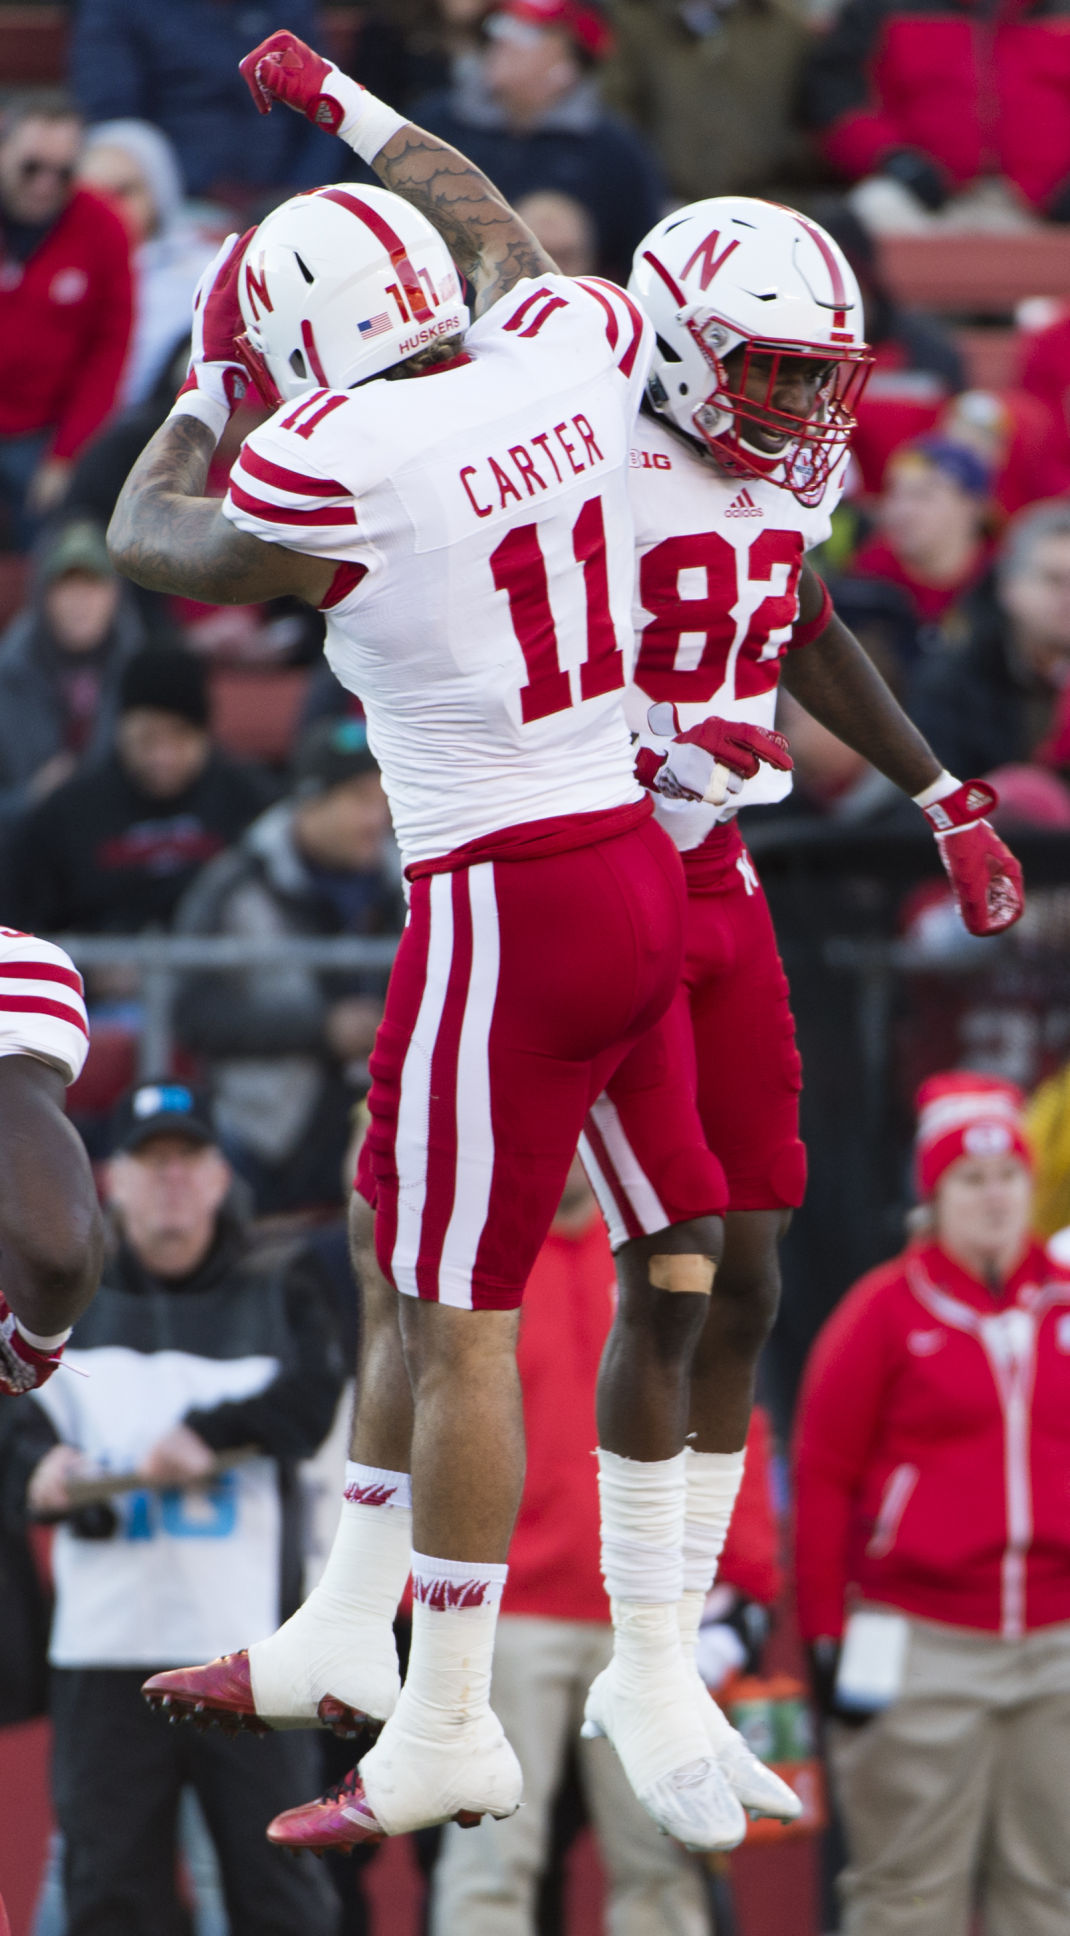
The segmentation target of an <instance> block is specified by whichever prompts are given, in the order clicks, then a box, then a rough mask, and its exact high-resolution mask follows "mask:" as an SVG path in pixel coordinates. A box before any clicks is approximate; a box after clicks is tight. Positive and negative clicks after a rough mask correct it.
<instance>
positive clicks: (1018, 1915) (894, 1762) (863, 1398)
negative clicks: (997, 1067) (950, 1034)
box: [796, 1073, 1070, 1936]
mask: <svg viewBox="0 0 1070 1936" xmlns="http://www.w3.org/2000/svg"><path fill="white" fill-rule="evenodd" d="M918 1104H919V1119H918V1140H917V1173H918V1183H919V1189H920V1194H921V1196H922V1198H923V1199H924V1202H925V1206H926V1214H927V1218H928V1230H927V1232H926V1234H925V1235H924V1236H921V1237H920V1238H919V1239H918V1240H917V1241H915V1242H913V1243H911V1244H910V1245H909V1246H908V1248H907V1249H906V1251H904V1253H903V1254H902V1256H900V1257H897V1258H896V1259H894V1260H893V1262H891V1263H889V1264H885V1265H883V1266H881V1267H880V1268H879V1269H877V1270H875V1271H871V1272H870V1273H869V1274H868V1276H866V1277H864V1278H863V1279H862V1280H861V1282H860V1283H859V1284H857V1285H856V1286H855V1287H854V1289H853V1290H852V1291H851V1292H849V1294H848V1296H847V1297H846V1298H845V1300H844V1302H843V1303H842V1304H841V1306H840V1307H839V1309H838V1310H837V1311H836V1312H835V1313H834V1314H833V1316H832V1318H831V1319H830V1320H829V1322H828V1324H827V1325H826V1326H825V1328H824V1330H823V1331H822V1332H821V1334H820V1336H819V1338H818V1340H817V1343H816V1345H815V1347H814V1352H813V1355H812V1357H811V1360H810V1364H809V1367H808V1369H807V1374H806V1378H805V1381H804V1385H803V1390H802V1395H801V1398H800V1404H799V1425H798V1446H797V1463H796V1485H797V1498H798V1540H797V1552H796V1580H797V1589H798V1607H799V1622H800V1627H801V1630H802V1633H803V1637H804V1638H805V1639H806V1640H807V1641H808V1642H809V1643H810V1645H811V1648H812V1650H813V1653H814V1658H815V1663H816V1676H815V1678H816V1680H817V1684H818V1687H819V1691H820V1693H821V1695H822V1697H823V1702H824V1705H825V1708H826V1712H827V1713H829V1714H830V1715H831V1717H832V1718H831V1720H830V1724H829V1729H828V1748H829V1755H830V1760H831V1765H832V1771H833V1776H834V1779H835V1783H836V1788H837V1793H838V1797H839V1803H840V1808H841V1811H842V1815H843V1821H844V1827H845V1832H846V1838H847V1846H848V1852H849V1862H848V1867H847V1869H846V1871H845V1872H844V1875H843V1877H842V1879H841V1888H842V1892H843V1897H844V1903H845V1911H846V1914H845V1920H844V1923H843V1930H844V1936H893V1932H894V1933H895V1936H899V1932H902V1931H905V1930H908V1929H909V1931H910V1932H911V1936H967V1932H968V1931H969V1930H970V1929H972V1927H973V1916H974V1911H975V1908H976V1906H977V1904H978V1900H980V1903H981V1905H982V1908H983V1926H984V1929H985V1932H986V1936H1052V1932H1053V1931H1055V1930H1056V1929H1060V1928H1062V1927H1063V1926H1064V1925H1065V1921H1066V1905H1067V1902H1068V1901H1070V1854H1068V1850H1070V1516H1068V1514H1067V1510H1066V1501H1067V1497H1068V1494H1070V1350H1068V1346H1070V1271H1068V1270H1066V1269H1063V1268H1060V1267H1059V1266H1057V1265H1055V1264H1054V1263H1053V1262H1052V1260H1051V1259H1050V1257H1049V1256H1048V1255H1047V1253H1046V1252H1045V1250H1044V1249H1043V1247H1042V1246H1041V1244H1040V1243H1039V1242H1037V1241H1036V1240H1035V1239H1034V1238H1033V1236H1032V1235H1031V1230H1030V1215H1031V1207H1032V1204H1031V1198H1032V1174H1031V1168H1032V1166H1031V1157H1030V1152H1029V1148H1028V1145H1027V1143H1026V1140H1025V1132H1024V1128H1023V1123H1022V1114H1021V1110H1022V1096H1021V1093H1020V1091H1018V1090H1016V1089H1015V1088H1013V1087H1012V1085H1011V1084H1009V1083H1004V1082H999V1081H996V1080H994V1079H991V1078H986V1077H984V1076H978V1075H970V1074H964V1073H959V1074H951V1075H941V1076H934V1077H932V1078H931V1079H930V1080H929V1081H928V1082H926V1083H924V1084H923V1085H922V1088H921V1090H920V1091H919V1095H918Z"/></svg>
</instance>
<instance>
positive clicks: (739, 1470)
mask: <svg viewBox="0 0 1070 1936" xmlns="http://www.w3.org/2000/svg"><path fill="white" fill-rule="evenodd" d="M684 1456H685V1461H686V1463H685V1467H684V1471H685V1475H686V1479H685V1485H686V1506H685V1517H684V1540H683V1593H682V1595H681V1598H680V1601H679V1606H678V1610H677V1611H678V1616H679V1623H680V1638H681V1641H682V1642H683V1648H684V1653H685V1655H686V1656H687V1658H688V1660H689V1661H694V1658H695V1646H696V1643H697V1641H698V1630H699V1627H700V1625H701V1622H702V1610H703V1608H704V1606H705V1604H706V1598H707V1595H708V1594H709V1591H710V1589H711V1587H712V1586H713V1583H714V1581H715V1580H716V1578H717V1566H718V1562H719V1561H720V1558H721V1553H722V1551H723V1548H724V1543H725V1540H726V1538H727V1537H728V1528H729V1524H730V1522H731V1518H732V1514H733V1511H734V1510H735V1504H736V1500H737V1498H738V1497H739V1488H740V1486H741V1485H742V1483H743V1462H744V1459H745V1456H746V1454H745V1451H744V1452H693V1451H692V1450H691V1448H690V1446H689V1447H688V1449H687V1452H686V1453H685V1455H684Z"/></svg>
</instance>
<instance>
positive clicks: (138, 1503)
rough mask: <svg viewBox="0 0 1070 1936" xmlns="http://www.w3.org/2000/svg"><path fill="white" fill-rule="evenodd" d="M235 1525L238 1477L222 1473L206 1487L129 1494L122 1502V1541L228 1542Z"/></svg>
mask: <svg viewBox="0 0 1070 1936" xmlns="http://www.w3.org/2000/svg"><path fill="white" fill-rule="evenodd" d="M237 1523H238V1475H237V1473H235V1472H223V1473H221V1474H220V1476H219V1478H218V1479H213V1480H212V1481H211V1483H210V1484H209V1485H205V1486H197V1487H191V1488H190V1489H188V1490H186V1491H179V1490H178V1488H177V1487H174V1488H172V1487H168V1489H167V1490H166V1491H164V1492H132V1493H130V1494H129V1496H128V1497H127V1498H126V1499H124V1500H123V1502H122V1510H121V1516H120V1524H119V1533H120V1537H121V1538H123V1539H133V1540H145V1539H155V1538H156V1537H157V1536H158V1535H159V1534H160V1533H166V1534H167V1535H168V1536H169V1537H170V1538H171V1539H228V1538H229V1537H230V1535H231V1533H233V1531H234V1530H235V1527H236V1526H237Z"/></svg>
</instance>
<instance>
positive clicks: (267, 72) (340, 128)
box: [238, 29, 364, 137]
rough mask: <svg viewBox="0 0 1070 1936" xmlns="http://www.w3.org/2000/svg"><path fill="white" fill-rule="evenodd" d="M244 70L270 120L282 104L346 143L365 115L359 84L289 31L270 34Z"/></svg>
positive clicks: (241, 69) (240, 66) (242, 65)
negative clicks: (360, 116)
mask: <svg viewBox="0 0 1070 1936" xmlns="http://www.w3.org/2000/svg"><path fill="white" fill-rule="evenodd" d="M238 69H239V72H240V73H241V74H242V76H243V77H244V80H245V83H246V86H247V87H248V89H249V92H250V94H251V95H252V97H253V100H254V101H255V103H256V106H257V108H258V110H259V112H260V113H261V114H270V112H271V109H272V107H273V106H274V103H275V102H276V101H281V102H282V103H283V104H284V106H286V107H288V108H293V109H294V110H295V112H296V113H297V114H303V115H304V117H305V119H306V121H311V122H312V123H313V124H314V126H315V127H317V128H324V129H326V131H327V133H328V134H339V135H342V136H343V137H344V136H345V135H346V134H347V133H348V132H349V129H350V126H351V125H352V123H353V122H354V121H355V120H356V118H357V116H358V115H359V113H360V110H361V106H362V100H363V95H364V89H363V88H362V87H361V85H360V83H359V81H351V80H350V78H349V76H348V74H343V73H342V70H341V68H340V67H336V66H335V65H334V62H333V61H329V60H324V58H323V55H322V54H317V53H316V51H315V49H314V48H312V47H308V46H306V44H305V42H304V41H303V40H298V38H297V35H296V34H291V33H289V32H288V31H287V30H285V29H284V30H283V31H282V32H280V33H276V34H269V35H268V37H267V39H266V40H262V41H261V42H260V45H259V47H254V48H253V51H252V53H251V54H246V56H245V59H244V60H243V61H239V62H238Z"/></svg>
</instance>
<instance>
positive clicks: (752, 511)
mask: <svg viewBox="0 0 1070 1936" xmlns="http://www.w3.org/2000/svg"><path fill="white" fill-rule="evenodd" d="M764 516H765V512H764V511H763V510H762V507H761V505H760V504H755V502H754V499H753V498H752V496H751V494H750V492H749V491H748V489H747V487H746V485H744V486H743V489H742V490H741V491H740V494H739V496H738V497H734V498H733V499H732V502H731V504H730V505H729V506H728V509H727V511H726V512H725V517H726V518H763V517H764Z"/></svg>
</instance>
